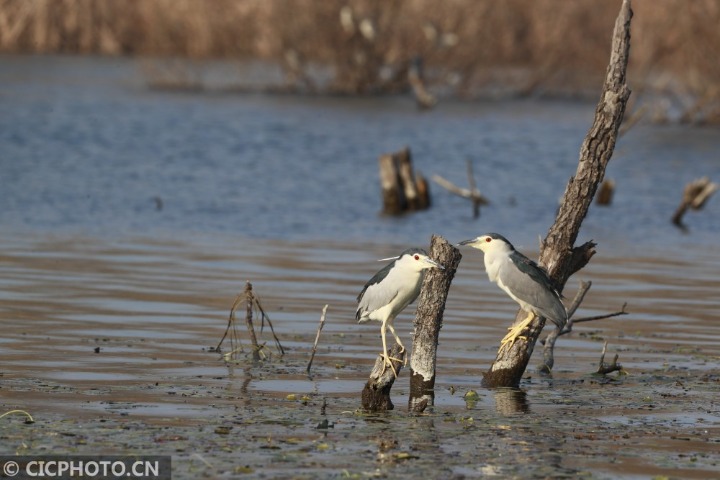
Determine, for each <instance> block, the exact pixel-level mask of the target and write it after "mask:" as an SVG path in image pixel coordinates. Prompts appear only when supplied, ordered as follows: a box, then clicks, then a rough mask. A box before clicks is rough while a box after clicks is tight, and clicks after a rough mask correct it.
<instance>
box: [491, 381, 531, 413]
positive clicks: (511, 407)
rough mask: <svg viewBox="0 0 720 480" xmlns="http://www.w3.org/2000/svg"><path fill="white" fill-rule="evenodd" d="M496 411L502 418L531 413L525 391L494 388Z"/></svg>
mask: <svg viewBox="0 0 720 480" xmlns="http://www.w3.org/2000/svg"><path fill="white" fill-rule="evenodd" d="M492 395H493V399H494V400H495V411H496V412H497V413H498V414H499V415H502V416H506V417H507V416H512V415H517V414H519V413H530V402H529V401H528V395H527V392H525V390H522V389H520V388H494V389H492Z"/></svg>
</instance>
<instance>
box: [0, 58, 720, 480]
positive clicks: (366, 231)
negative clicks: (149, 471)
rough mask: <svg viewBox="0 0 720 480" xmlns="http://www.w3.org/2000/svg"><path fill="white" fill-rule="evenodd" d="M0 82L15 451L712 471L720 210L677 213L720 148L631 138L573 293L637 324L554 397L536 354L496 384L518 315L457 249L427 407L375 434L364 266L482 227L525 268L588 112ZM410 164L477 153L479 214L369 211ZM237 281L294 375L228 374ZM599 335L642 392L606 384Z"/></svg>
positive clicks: (5, 383) (623, 379) (233, 464)
mask: <svg viewBox="0 0 720 480" xmlns="http://www.w3.org/2000/svg"><path fill="white" fill-rule="evenodd" d="M0 81H2V82H3V87H4V89H3V92H2V93H0V105H1V106H2V114H1V115H0V147H1V148H0V164H1V165H2V171H1V172H0V188H1V189H2V190H1V195H0V319H1V321H2V328H3V334H2V336H1V337H2V338H0V352H2V364H1V365H0V396H1V398H2V404H3V410H4V411H7V410H11V409H14V408H20V409H23V410H26V411H28V412H30V413H31V414H32V415H33V416H34V417H35V420H36V423H35V424H33V425H23V424H22V423H21V422H19V421H18V420H17V419H16V418H15V417H11V416H9V417H5V418H3V419H0V422H4V423H3V424H2V425H0V446H1V447H2V451H3V453H15V452H19V453H40V452H55V453H97V452H103V453H128V452H137V451H140V450H142V451H150V452H154V453H164V454H172V455H173V457H174V460H173V461H174V463H175V465H176V471H175V473H176V476H177V478H196V476H197V473H198V472H199V471H202V472H203V474H205V475H210V476H218V477H220V476H230V475H232V474H233V472H234V473H235V474H239V473H244V474H245V475H247V476H249V477H257V478H262V477H263V476H265V477H266V478H273V477H277V476H283V477H288V476H289V477H293V476H295V477H299V478H318V477H320V478H323V477H342V476H355V477H356V478H359V477H365V476H380V477H386V478H410V477H416V476H417V475H418V474H421V475H425V476H428V477H429V478H463V477H470V478H473V477H480V476H497V477H500V478H505V477H512V476H519V477H533V476H534V477H538V478H544V477H563V476H564V477H567V478H576V477H577V476H579V475H585V476H590V477H592V478H618V477H622V478H647V477H653V476H670V477H679V478H712V477H714V476H718V475H720V459H719V458H718V451H720V402H719V401H718V398H720V397H718V393H720V315H718V308H719V307H720V301H718V298H719V296H718V291H720V277H719V276H718V272H719V271H720V250H719V249H718V247H717V244H716V237H717V235H718V232H719V230H720V228H719V223H718V205H719V204H720V202H715V201H714V200H716V199H711V201H710V202H709V203H708V205H707V207H706V209H705V210H703V211H701V212H691V213H689V214H688V217H687V223H688V226H689V232H688V233H681V232H679V231H677V230H675V229H674V228H673V227H672V226H671V225H670V224H669V220H668V218H669V216H670V215H671V214H672V210H673V209H674V207H675V206H676V204H677V201H678V200H679V192H680V191H681V190H682V186H683V185H684V183H685V182H686V181H687V180H690V179H692V178H695V177H698V176H701V175H710V176H711V177H712V178H714V179H716V180H717V179H718V178H720V174H719V173H720V162H718V160H717V155H716V152H717V151H718V147H720V140H718V138H720V137H718V136H717V132H715V131H709V130H702V129H697V130H689V129H684V128H677V127H653V128H650V127H640V128H638V129H637V130H633V131H631V132H630V133H629V134H628V135H627V136H626V137H625V138H623V139H622V140H621V142H620V143H619V145H618V150H617V152H616V157H615V158H613V160H612V162H611V166H610V169H609V172H608V175H609V176H612V177H615V178H616V180H617V183H618V192H617V194H616V197H615V202H614V204H613V205H612V207H610V208H605V209H602V208H597V207H593V209H592V210H591V212H590V215H589V216H588V218H587V220H586V223H585V225H584V227H583V230H582V232H581V239H582V240H588V239H591V238H592V239H594V240H595V241H597V242H598V243H599V246H598V254H597V255H596V256H595V257H594V258H593V260H592V262H591V263H590V265H589V266H588V267H587V268H585V269H584V270H583V271H582V272H580V273H579V274H577V278H573V279H571V280H570V282H569V283H568V286H567V288H566V290H565V295H566V296H567V297H572V296H573V295H574V293H575V290H576V288H577V282H578V281H579V280H591V281H592V282H593V287H592V288H591V290H590V292H589V293H588V295H587V297H586V300H585V302H584V303H583V306H582V308H581V309H580V311H579V312H578V314H577V316H579V317H587V316H593V315H601V314H606V313H611V312H614V311H618V310H620V309H621V308H622V306H623V304H625V303H627V307H626V309H627V312H628V314H627V315H624V316H619V317H615V318H612V319H606V320H600V321H594V322H588V323H581V324H578V325H577V326H576V327H575V331H574V332H573V333H572V334H570V335H567V336H564V337H562V338H561V339H560V340H559V341H558V344H557V347H556V363H555V369H554V371H553V375H552V378H544V377H540V376H539V375H537V374H536V373H535V372H534V368H535V365H536V364H537V362H538V358H537V353H536V357H535V358H534V359H533V361H532V362H531V366H530V368H529V369H528V372H527V376H526V378H525V380H524V381H523V384H522V389H521V391H486V390H483V389H481V388H480V379H481V376H482V372H483V371H485V370H486V369H487V368H488V367H489V365H490V363H491V362H492V360H493V359H494V356H495V352H496V349H497V345H498V342H499V339H500V338H502V336H503V335H504V333H505V328H506V327H507V325H508V324H509V322H510V319H511V318H513V315H514V313H515V311H516V307H515V304H514V303H513V302H512V301H511V300H510V299H508V298H507V297H506V296H505V295H504V294H503V293H502V292H501V291H500V290H499V289H497V287H495V286H494V285H492V284H490V283H489V282H488V281H487V277H486V275H485V273H484V269H483V266H482V255H481V254H480V253H479V252H476V251H463V255H464V256H463V260H462V263H461V265H460V269H459V271H458V273H457V276H456V277H455V279H454V281H453V284H452V288H451V291H450V296H449V298H448V302H447V308H446V312H445V319H444V325H443V328H442V331H441V336H440V340H441V344H440V346H439V350H438V371H437V385H436V398H435V408H434V410H433V411H432V412H429V413H427V414H426V415H423V416H419V417H412V416H408V414H407V413H406V403H407V390H408V380H407V378H406V375H401V378H400V379H399V380H398V382H397V383H396V385H395V387H394V388H393V400H394V402H395V404H396V409H395V410H394V411H393V412H392V413H391V414H388V415H382V416H366V415H361V414H359V413H357V412H356V409H357V408H358V407H359V403H360V399H359V392H360V390H362V387H363V384H364V382H365V380H366V379H367V375H368V373H369V371H370V369H371V366H372V363H373V361H374V358H375V357H376V355H377V353H378V351H379V348H380V339H379V328H378V326H377V325H375V324H373V325H358V324H356V323H355V321H354V309H355V303H354V302H355V297H356V296H357V294H358V292H359V290H360V289H361V287H362V285H363V283H364V282H365V281H366V280H367V279H368V278H369V277H370V276H371V275H372V274H373V273H374V272H375V271H376V270H377V269H378V268H379V267H380V266H381V264H378V263H377V262H376V261H375V260H376V259H378V258H385V257H389V256H392V255H394V254H396V253H397V252H398V251H400V250H402V249H403V248H405V247H406V246H407V245H408V244H415V245H419V246H424V245H428V244H429V236H430V234H431V233H437V234H441V235H443V236H445V237H446V238H447V239H448V240H449V241H451V242H457V241H459V240H462V239H465V238H468V237H471V236H475V235H477V234H479V233H481V232H482V231H488V230H497V231H501V232H503V233H505V234H507V236H509V237H511V239H513V241H514V243H516V245H517V246H518V247H519V248H521V250H523V251H524V252H526V253H528V254H529V255H531V256H532V255H536V249H537V248H536V245H537V236H538V235H543V234H544V233H545V231H546V230H547V228H548V227H549V225H550V224H551V223H552V220H553V214H554V210H555V205H556V203H557V198H558V197H559V196H560V194H561V193H562V190H563V188H564V184H565V182H566V181H567V178H568V177H569V176H570V175H571V174H572V173H573V171H574V168H575V164H576V161H577V150H578V146H579V143H580V141H581V139H582V136H583V135H584V133H585V131H586V130H587V128H588V126H589V122H590V120H591V117H592V111H593V106H592V105H587V104H576V103H568V102H539V101H532V102H530V101H528V102H490V103H487V102H486V103H473V104H445V105H443V104H441V105H440V107H439V108H438V109H437V110H435V111H433V112H430V113H426V114H419V113H418V112H416V111H415V110H414V107H413V105H412V103H411V101H410V100H409V99H405V98H401V97H397V98H386V99H338V98H332V99H327V98H296V97H273V96H256V95H248V94H229V93H221V92H206V93H203V94H177V93H175V94H169V93H161V92H152V91H148V90H146V89H145V88H143V86H142V78H141V77H139V76H138V74H137V71H136V70H135V69H134V66H133V64H131V63H126V62H118V61H107V60H91V61H88V60H77V59H62V58H42V57H40V58H32V59H21V58H15V57H0ZM405 144H408V145H410V146H411V147H412V149H413V152H414V153H415V161H416V164H417V165H418V167H419V168H420V169H422V170H423V172H425V173H426V174H428V175H429V174H432V173H441V174H443V175H444V176H447V177H450V178H452V179H453V180H454V181H456V182H458V183H462V182H464V181H465V178H464V175H465V173H464V172H465V159H466V158H467V157H470V158H473V159H475V161H476V171H477V173H478V174H479V181H480V187H481V188H482V189H483V192H484V193H486V194H487V195H488V196H489V197H490V198H491V200H492V201H493V203H492V204H491V205H490V206H488V207H485V208H484V209H483V215H482V217H481V219H479V220H478V221H474V220H472V218H471V216H470V207H469V206H468V205H466V204H465V203H463V201H461V200H460V199H456V198H453V197H450V196H448V195H446V194H445V193H444V192H442V191H440V190H439V189H438V188H436V189H434V190H433V194H434V197H433V198H434V205H433V208H432V209H431V210H430V211H428V212H425V213H420V214H417V215H412V216H406V217H403V218H400V219H390V218H384V217H380V216H378V215H377V212H378V210H379V204H378V202H379V193H378V185H377V183H378V182H377V163H376V158H377V156H378V155H379V154H380V153H382V152H385V151H389V150H393V149H397V148H399V147H401V146H403V145H405ZM245 281H251V282H252V283H253V286H254V289H255V291H256V293H257V294H258V295H259V296H260V299H261V301H262V304H263V307H264V308H265V310H266V311H267V312H268V313H269V315H270V318H271V319H272V322H273V325H274V326H275V329H276V332H277V333H278V335H279V337H280V339H281V341H282V343H283V345H284V346H285V347H286V348H287V354H286V355H285V356H284V357H280V356H279V355H277V353H274V354H273V356H272V357H271V358H270V359H269V360H268V361H266V362H263V363H262V364H252V363H251V362H250V361H249V360H247V359H246V358H245V357H244V356H241V358H240V361H239V362H238V363H237V364H234V365H231V366H228V365H226V364H225V363H224V362H223V361H222V359H221V358H220V355H219V354H217V353H213V352H211V351H210V347H214V346H216V345H217V343H218V342H219V340H220V338H221V337H222V334H223V332H224V330H225V326H226V323H227V316H228V312H229V310H230V307H231V306H232V303H233V301H234V299H235V296H236V295H237V294H238V293H239V292H240V291H241V290H242V289H243V288H244V284H245ZM325 304H329V305H330V307H329V310H328V316H327V321H326V326H325V328H324V330H323V333H322V336H321V341H320V346H319V349H318V353H317V355H316V358H315V361H314V365H313V375H312V376H310V377H309V376H307V375H306V373H305V367H306V364H307V360H308V357H309V353H310V348H311V346H312V342H313V340H314V338H315V331H316V328H317V324H318V320H319V317H320V312H321V310H322V307H323V305H325ZM412 318H413V311H412V309H408V311H407V312H405V313H404V314H403V315H402V316H401V318H399V319H398V321H397V325H398V327H399V332H400V334H401V335H402V336H403V338H405V339H408V341H407V342H406V344H408V345H409V344H410V343H411V341H410V336H411V330H412V328H411V323H412ZM238 332H239V334H240V335H241V341H242V342H243V343H244V344H245V346H246V347H247V345H248V341H247V339H246V336H245V332H244V327H242V325H241V328H240V329H239V330H238ZM261 339H262V341H263V342H267V345H268V346H269V347H271V345H272V340H271V338H270V337H269V335H268V332H267V330H266V331H265V332H264V333H263V334H262V335H261ZM604 341H607V342H608V352H609V355H608V358H607V360H610V357H611V356H612V355H614V354H616V353H617V354H618V355H619V362H620V363H621V364H622V365H623V367H624V369H625V371H626V372H627V373H628V375H624V376H616V374H611V375H610V376H609V378H600V377H595V376H592V375H591V373H592V372H593V371H595V370H596V369H597V363H598V360H599V357H600V352H601V350H602V346H603V342H604ZM270 351H273V350H272V348H271V349H270ZM538 351H539V349H538ZM247 352H248V350H247V348H246V353H247ZM469 390H476V391H477V392H478V394H479V398H478V399H477V401H473V402H468V401H466V400H465V399H464V398H463V396H464V395H465V393H467V392H468V391H469ZM288 395H294V397H293V396H290V397H288ZM323 403H325V404H326V407H323V406H322V405H323ZM0 413H2V412H0ZM323 419H326V420H329V422H330V423H331V424H332V425H333V428H330V429H327V430H322V429H320V430H318V429H317V428H316V426H317V425H318V424H319V423H320V422H321V421H322V420H323ZM219 426H222V427H228V428H229V429H230V434H229V435H228V434H225V433H222V432H223V430H220V432H221V433H218V430H217V428H218V427H219ZM208 465H210V466H211V467H212V468H210V467H208Z"/></svg>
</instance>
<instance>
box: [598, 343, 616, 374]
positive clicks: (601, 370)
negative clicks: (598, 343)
mask: <svg viewBox="0 0 720 480" xmlns="http://www.w3.org/2000/svg"><path fill="white" fill-rule="evenodd" d="M607 346H608V343H607V342H605V345H603V349H602V354H601V355H600V364H599V365H598V370H597V372H596V373H598V374H600V375H607V374H608V373H612V372H621V371H622V369H623V368H622V365H620V364H619V363H617V361H618V357H619V355H618V354H617V353H616V354H615V357H614V358H613V361H612V363H605V354H606V353H607Z"/></svg>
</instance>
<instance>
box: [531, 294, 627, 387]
mask: <svg viewBox="0 0 720 480" xmlns="http://www.w3.org/2000/svg"><path fill="white" fill-rule="evenodd" d="M591 286H592V282H580V288H579V289H578V291H577V293H576V294H575V298H573V300H572V302H571V303H570V306H569V307H568V308H567V312H568V322H567V324H566V325H565V327H564V328H563V329H562V330H560V329H559V328H554V329H553V331H552V332H550V333H549V334H548V336H547V337H545V340H542V341H541V342H540V343H541V344H542V345H543V363H542V365H539V366H538V372H540V373H543V374H549V373H550V371H551V370H552V367H553V365H554V364H555V358H554V348H555V342H556V341H557V339H558V338H559V337H561V336H563V335H567V334H568V333H570V332H572V329H573V325H574V324H576V323H582V322H592V321H595V320H604V319H607V318H612V317H617V316H620V315H627V313H628V312H626V311H625V307H626V306H627V303H625V304H623V306H622V309H621V310H620V311H619V312H614V313H608V314H605V315H596V316H594V317H583V318H578V319H573V316H574V315H575V312H576V311H577V309H578V308H579V307H580V304H581V303H582V302H583V300H584V299H585V295H586V294H587V292H588V290H590V287H591Z"/></svg>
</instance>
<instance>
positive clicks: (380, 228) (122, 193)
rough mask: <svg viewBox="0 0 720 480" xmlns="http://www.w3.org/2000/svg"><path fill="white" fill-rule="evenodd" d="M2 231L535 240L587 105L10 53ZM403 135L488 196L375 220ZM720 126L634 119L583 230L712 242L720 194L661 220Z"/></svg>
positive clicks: (698, 172) (614, 237)
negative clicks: (608, 194)
mask: <svg viewBox="0 0 720 480" xmlns="http://www.w3.org/2000/svg"><path fill="white" fill-rule="evenodd" d="M0 85H1V86H2V89H1V92H0V112H1V113H0V192H2V194H1V195H0V228H1V229H2V231H20V232H30V233H48V232H49V233H55V232H72V233H73V234H75V233H80V234H83V235H90V236H111V237H116V236H134V235H144V236H151V237H161V238H174V237H177V236H184V235H188V236H190V235H201V236H210V237H212V236H216V235H221V236H238V237H242V238H251V239H260V240H262V239H283V240H289V241H296V240H331V241H339V242H346V241H347V242H353V243H357V242H360V243H365V242H372V243H380V244H384V243H397V244H427V241H428V238H429V236H430V235H431V234H433V233H437V234H441V235H443V236H445V237H446V238H447V239H448V240H450V241H452V242H456V241H459V240H463V239H465V238H468V237H473V236H476V235H478V234H480V233H482V232H485V231H499V232H502V233H504V234H506V236H508V237H510V238H511V239H512V240H513V242H514V243H515V244H516V245H519V246H523V247H525V248H526V249H531V250H535V249H537V244H538V243H537V238H538V236H541V235H542V236H544V235H545V233H546V232H547V229H548V227H549V226H550V225H551V224H552V222H553V220H554V214H555V211H556V208H557V204H558V199H559V198H560V196H561V195H562V193H563V191H564V188H565V185H566V183H567V180H568V179H569V177H570V176H571V175H572V174H573V173H574V172H575V169H576V166H577V158H578V151H579V146H580V143H581V141H582V139H583V137H584V135H585V133H586V132H587V130H588V128H589V126H590V124H591V122H592V117H593V114H594V105H593V104H592V103H583V102H568V101H539V100H524V101H497V102H488V101H485V102H480V101H477V102H475V101H474V102H459V101H445V102H441V103H440V105H439V106H438V108H436V109H435V110H433V111H431V112H423V113H421V112H418V111H417V110H416V108H415V106H414V103H413V101H412V100H411V99H410V98H409V97H407V98H406V97H401V96H398V97H383V98H338V97H330V98H327V97H326V98H322V97H301V96H290V95H261V94H250V93H237V92H235V93H230V92H223V91H205V92H194V93H177V92H175V93H169V92H160V91H154V90H150V89H148V88H147V87H146V85H145V78H144V77H143V74H142V72H141V70H140V69H139V68H137V65H136V64H135V63H134V62H133V61H131V60H118V59H97V58H72V57H13V56H5V57H0ZM406 145H407V146H409V147H410V148H411V150H412V153H413V158H414V163H415V166H416V168H417V169H419V170H420V171H421V172H422V173H423V174H424V175H426V176H427V177H428V178H429V177H430V176H432V175H433V174H440V175H442V176H444V177H446V178H448V179H450V180H451V181H454V182H455V183H457V184H459V185H461V186H465V185H466V182H467V179H466V173H465V171H466V166H465V162H466V160H467V159H472V160H473V162H474V165H475V173H476V176H477V179H478V186H479V188H480V189H481V191H482V192H483V194H484V195H486V196H487V197H488V198H489V199H490V200H491V202H492V204H491V205H489V206H487V207H484V208H483V209H482V217H481V218H480V219H479V220H477V221H476V220H473V218H472V212H471V207H470V205H469V203H468V202H467V201H465V200H463V199H460V198H458V197H454V196H452V195H450V194H449V193H447V192H445V191H444V190H442V189H441V188H440V187H439V186H437V185H435V184H432V185H431V193H432V200H433V206H432V208H431V209H430V210H429V211H427V212H422V213H417V214H413V215H407V216H404V217H401V218H387V217H383V216H381V215H379V211H380V208H381V205H380V193H379V180H378V167H377V158H378V156H379V155H380V154H382V153H386V152H390V151H395V150H399V149H401V148H402V147H404V146H406ZM718 151H720V135H718V131H717V129H713V128H696V127H695V128H690V127H684V126H638V127H635V128H634V129H632V130H631V131H630V132H629V133H628V134H627V135H626V136H625V137H623V138H621V139H620V141H619V142H618V145H617V149H616V152H615V155H614V157H613V159H612V161H611V163H610V165H609V168H608V172H607V176H608V177H609V178H613V179H615V181H616V182H617V191H616V195H615V198H614V202H613V205H612V206H611V207H609V208H600V207H595V206H593V207H592V208H591V211H590V214H589V215H588V218H587V219H586V221H585V223H584V227H583V230H582V231H581V235H580V237H581V238H580V240H581V241H583V240H589V239H594V240H595V241H597V242H599V243H600V245H601V248H602V246H605V247H606V248H613V249H617V248H620V249H626V248H631V247H638V246H640V248H642V247H643V246H645V245H647V246H655V247H660V248H664V247H667V246H668V245H688V244H689V245H712V244H714V243H715V242H716V238H717V236H718V233H720V222H719V221H718V220H719V219H720V216H719V215H718V213H719V212H720V199H719V198H712V199H711V200H710V201H709V202H708V204H707V206H706V207H705V210H703V211H701V212H689V213H688V214H687V216H686V223H687V225H688V227H689V229H690V233H689V234H683V233H681V232H679V231H678V230H677V229H675V228H674V227H673V226H672V225H671V224H670V221H669V218H670V216H671V215H672V213H673V211H674V209H675V207H676V206H677V204H678V203H679V200H680V197H681V192H682V189H683V187H684V185H685V183H687V182H688V181H690V180H692V179H695V178H697V177H701V176H705V175H707V176H710V178H712V179H714V180H715V181H720V159H719V158H718V155H717V152H718Z"/></svg>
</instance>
